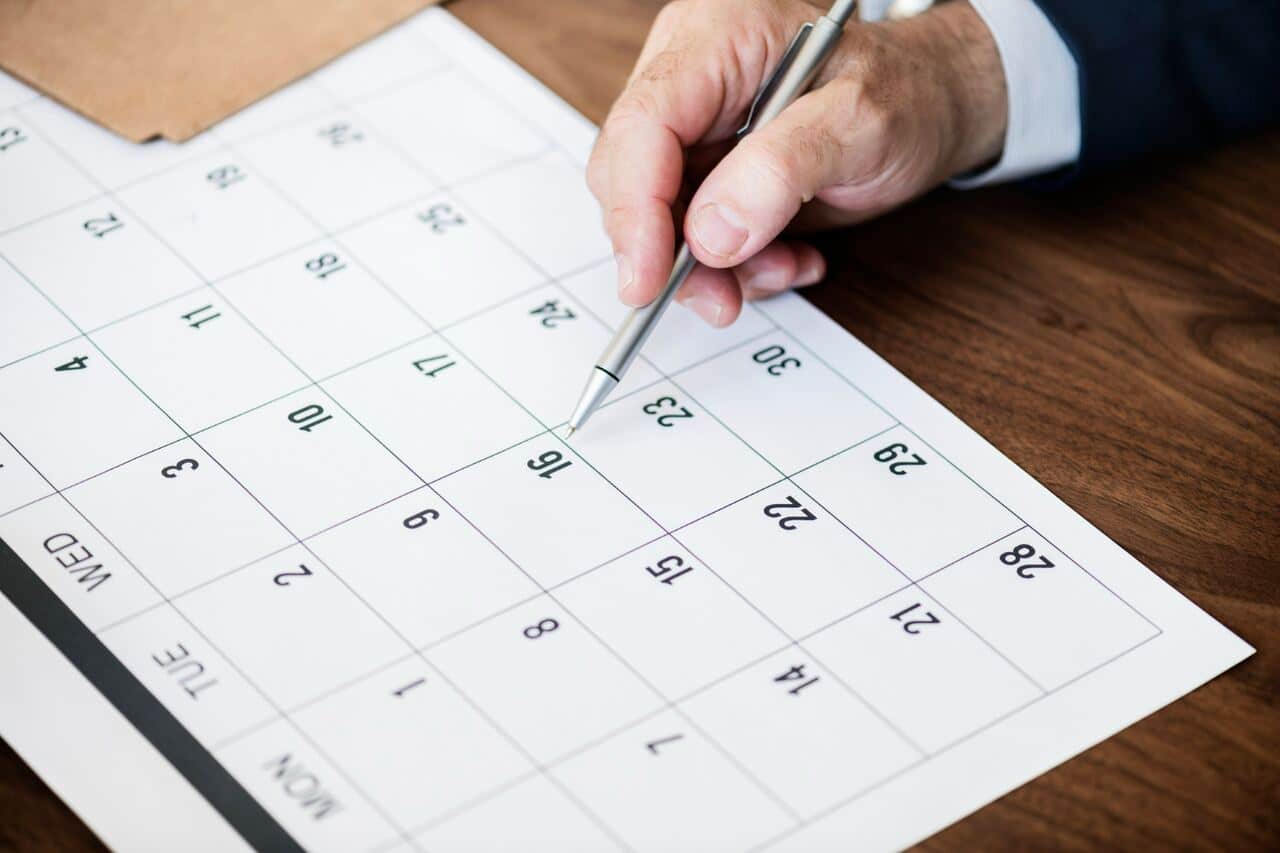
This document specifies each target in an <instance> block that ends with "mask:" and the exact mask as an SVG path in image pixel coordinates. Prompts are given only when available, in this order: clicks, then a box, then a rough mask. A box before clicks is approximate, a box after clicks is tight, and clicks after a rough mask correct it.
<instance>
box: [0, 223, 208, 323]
mask: <svg viewBox="0 0 1280 853" xmlns="http://www.w3.org/2000/svg"><path fill="white" fill-rule="evenodd" d="M70 246H74V247H75V249H74V251H68V250H67V249H68V247H70ZM0 252H3V253H4V255H5V256H6V257H7V258H8V259H9V261H10V262H11V263H12V264H13V265H14V266H15V267H17V268H18V269H19V270H21V271H22V272H23V273H24V274H25V275H26V276H27V278H29V279H31V281H32V282H34V283H35V284H36V286H38V287H39V288H40V289H41V290H42V291H44V292H45V293H46V294H48V296H49V298H50V299H52V300H53V301H54V302H55V303H56V304H57V305H58V307H60V308H61V309H62V310H63V311H65V312H67V315H68V316H70V317H71V319H72V320H74V321H75V323H76V324H77V325H78V326H79V327H80V328H81V329H86V330H88V329H95V328H97V327H98V326H101V325H103V324H105V323H110V322H112V321H114V320H118V319H120V318H121V317H124V316H125V315H126V314H130V313H132V312H134V311H140V310H142V309H144V308H148V307H150V306H152V305H155V304H157V303H159V302H162V301H163V300H166V299H169V298H171V297H174V296H177V295H178V294H180V293H184V292H186V291H189V290H193V289H195V288H198V287H199V286H200V285H201V284H202V282H201V281H200V278H199V276H197V275H196V274H195V273H194V272H192V271H191V269H190V268H189V267H188V266H187V265H186V264H185V263H183V262H182V260H181V259H180V258H179V257H178V256H177V255H175V254H174V253H173V252H171V251H170V250H169V249H168V248H167V247H166V246H164V244H162V243H161V242H160V241H159V240H157V239H156V237H155V235H154V234H152V233H151V232H150V231H149V230H148V229H147V226H146V224H145V223H143V222H140V221H138V220H137V219H136V218H135V217H134V216H132V215H131V214H130V213H128V212H127V211H126V210H124V208H122V207H121V206H120V205H118V204H116V203H115V202H114V201H112V200H111V199H108V198H99V199H95V200H93V201H91V202H89V203H88V204H82V205H79V206H77V207H74V208H72V209H70V210H66V211H63V212H61V213H58V214H55V215H53V216H50V217H48V218H46V219H42V220H40V221H39V222H35V223H32V224H31V225H28V226H26V227H25V228H20V229H18V230H16V231H13V232H11V233H9V234H5V235H4V236H2V237H0Z"/></svg>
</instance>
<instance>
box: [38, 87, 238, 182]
mask: <svg viewBox="0 0 1280 853" xmlns="http://www.w3.org/2000/svg"><path fill="white" fill-rule="evenodd" d="M22 115H23V116H24V117H25V118H26V119H27V120H29V121H30V122H31V123H32V124H34V125H35V126H36V127H37V128H38V129H39V130H40V131H41V132H42V133H43V134H45V135H46V136H48V137H49V138H51V139H57V140H58V145H59V146H60V147H61V148H62V150H63V151H64V152H66V154H67V156H68V157H70V158H71V159H72V160H73V161H75V163H76V164H77V165H79V166H80V167H81V168H82V169H84V171H86V172H88V173H89V174H90V175H91V176H92V177H93V179H94V180H96V181H97V182H98V183H99V184H101V185H102V186H103V187H105V188H106V189H116V188H118V187H120V186H122V185H123V184H127V183H129V182H131V181H136V180H138V179H139V178H145V177H147V176H149V175H154V174H157V173H159V172H162V171H164V170H165V169H170V168H172V167H174V166H176V165H178V164H179V163H182V162H185V161H188V160H191V159H193V158H195V157H199V156H200V155H202V154H208V153H210V151H211V150H212V149H213V148H215V147H216V143H215V141H214V140H213V139H212V137H211V136H210V135H209V134H207V133H202V134H200V135H198V136H195V137H193V138H191V139H188V140H187V141H186V142H183V143H181V144H178V143H173V142H169V141H168V140H165V139H153V140H151V141H149V142H144V143H141V144H139V143H137V142H130V141H129V140H127V139H125V138H123V137H122V136H120V135H118V134H116V133H112V132H111V131H109V130H107V129H106V128H104V127H102V126H101V125H99V124H97V123H95V122H92V121H89V120H88V119H86V118H83V117H82V116H80V115H79V114H78V113H75V112H72V111H71V110H69V109H66V108H65V107H63V106H62V105H61V104H59V103H57V102H55V101H52V100H43V99H42V100H40V101H37V102H35V103H33V104H31V105H30V106H27V107H24V108H23V109H22Z"/></svg>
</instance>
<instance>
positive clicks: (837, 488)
mask: <svg viewBox="0 0 1280 853" xmlns="http://www.w3.org/2000/svg"><path fill="white" fill-rule="evenodd" d="M795 481H796V482H797V483H798V484H799V485H800V486H801V488H803V489H804V490H805V491H807V492H808V493H809V494H810V495H811V496H812V497H813V498H814V499H816V500H817V501H819V502H820V503H822V504H823V505H824V506H825V507H826V508H827V509H828V510H830V511H831V513H832V514H833V515H835V516H836V517H837V518H839V519H841V520H842V521H843V522H844V523H845V524H847V525H848V526H849V527H850V528H851V529H852V530H853V531H854V532H856V533H857V534H858V535H859V536H861V537H862V538H863V539H864V540H866V541H867V543H869V544H870V545H871V547H872V548H875V549H876V550H877V551H878V552H880V553H881V554H883V555H884V557H885V558H886V559H888V560H889V561H890V562H891V563H893V564H894V565H895V566H897V567H898V568H899V569H901V570H902V571H903V572H905V573H906V574H907V575H908V576H910V577H911V578H912V579H913V580H916V579H919V578H921V577H924V576H925V575H927V574H929V573H930V572H933V571H937V570H938V569H940V568H942V567H943V566H945V565H947V564H948V563H950V562H952V561H954V560H957V559H959V558H960V557H963V556H964V555H965V554H968V553H969V552H971V551H974V550H977V549H978V548H982V547H984V546H986V545H987V544H988V543H990V542H994V541H995V540H997V539H999V538H1000V537H1002V536H1004V535H1006V534H1008V533H1010V532H1012V531H1014V530H1016V529H1018V528H1019V527H1021V526H1022V522H1020V521H1019V520H1018V519H1017V518H1016V517H1015V516H1014V515H1013V514H1012V513H1010V512H1009V511H1008V510H1007V509H1005V508H1004V507H1003V506H1001V505H1000V504H999V503H997V502H996V500H995V499H994V498H992V497H991V496H990V495H989V494H987V493H986V492H985V491H983V490H982V489H981V488H980V487H979V486H978V485H977V484H976V483H974V482H973V481H972V480H970V479H969V478H968V477H966V476H965V475H964V474H963V473H962V472H961V471H959V470H958V469H956V468H955V467H954V466H953V465H952V464H951V463H950V462H948V461H947V460H946V459H944V458H943V457H942V456H940V455H939V454H938V453H937V452H935V451H934V450H933V449H932V448H930V447H928V446H927V445H925V443H924V442H923V441H921V440H920V439H919V438H917V437H916V436H915V435H914V434H913V433H911V432H910V431H909V430H907V429H905V428H903V427H895V428H894V429H891V430H889V431H888V432H886V433H883V434H882V435H880V436H878V437H877V438H876V440H875V441H870V442H867V443H866V444H860V445H858V446H857V447H854V448H852V449H850V450H847V451H845V452H844V453H841V454H840V455H839V456H836V457H834V458H832V459H828V460H826V461H825V462H823V463H822V464H820V465H817V466H815V467H813V468H811V469H809V470H807V471H805V472H803V473H802V474H800V475H799V476H797V477H796V478H795Z"/></svg>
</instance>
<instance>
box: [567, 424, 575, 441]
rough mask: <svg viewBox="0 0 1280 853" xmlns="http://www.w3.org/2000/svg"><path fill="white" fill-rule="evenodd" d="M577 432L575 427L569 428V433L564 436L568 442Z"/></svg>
mask: <svg viewBox="0 0 1280 853" xmlns="http://www.w3.org/2000/svg"><path fill="white" fill-rule="evenodd" d="M575 432H577V430H575V429H574V428H573V427H569V431H568V432H566V433H565V434H564V437H565V439H566V440H568V439H570V438H573V434H574V433H575Z"/></svg>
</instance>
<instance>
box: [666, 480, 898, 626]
mask: <svg viewBox="0 0 1280 853" xmlns="http://www.w3.org/2000/svg"><path fill="white" fill-rule="evenodd" d="M679 537H680V541H681V542H683V543H684V544H685V545H687V546H688V547H689V548H690V549H691V550H692V551H693V553H694V554H696V555H697V556H698V557H699V558H701V559H703V560H706V561H707V565H709V566H711V567H712V568H713V569H715V570H716V572H717V573H719V574H720V576H721V577H723V578H724V579H725V580H726V581H727V582H728V583H730V584H732V585H733V586H734V588H736V589H737V590H738V591H740V592H741V593H742V594H743V595H745V596H746V597H747V599H748V600H749V601H751V602H752V603H754V604H755V605H756V606H757V607H759V608H760V609H761V610H762V611H764V613H765V614H767V615H768V616H769V618H770V619H772V620H773V621H774V622H776V623H777V624H778V625H779V626H780V627H781V628H782V629H783V630H784V631H786V632H787V634H788V635H789V636H792V637H801V636H804V635H805V634H808V633H809V632H811V631H816V630H817V629H818V628H821V627H822V626H824V625H828V624H830V623H831V622H834V621H835V620H837V619H839V618H841V617H843V616H845V615H847V614H849V613H852V612H853V611H855V610H857V609H858V608H860V607H864V606H866V605H867V604H870V603H871V602H873V601H875V600H876V599H878V598H883V597H884V596H886V595H889V594H890V593H892V592H895V591H897V590H899V589H901V588H902V587H904V586H906V585H907V583H908V581H907V579H906V578H905V577H904V576H903V575H902V574H901V573H900V572H898V571H897V570H896V569H894V568H893V566H891V565H889V564H888V563H887V562H885V560H884V558H883V557H881V556H880V555H879V554H877V553H876V552H875V551H873V550H871V549H870V548H868V547H867V545H866V544H865V543H864V542H862V540H860V539H858V537H857V536H854V535H853V534H852V533H850V532H849V530H848V529H846V528H845V527H844V525H842V524H841V523H840V522H839V521H837V520H836V519H835V518H832V517H831V515H830V514H828V513H827V512H826V511H825V510H824V509H823V508H822V507H820V506H819V505H818V504H817V502H816V501H813V500H811V499H810V498H809V497H808V496H807V495H806V494H805V493H804V492H803V491H801V490H799V489H797V488H796V486H795V484H793V483H789V482H786V483H779V484H778V485H776V486H772V487H770V488H768V489H765V490H763V491H761V492H758V493H756V494H753V495H750V496H748V497H746V498H744V499H742V500H740V501H738V502H737V503H734V504H733V505H731V506H728V507H726V508H724V509H722V510H720V511H719V512H716V513H714V514H712V515H709V516H707V517H706V518H704V519H701V520H700V521H697V522H694V523H693V524H691V525H690V526H688V527H686V528H683V529H682V530H681V531H680V533H679ZM814 590H822V594H821V595H815V594H814Z"/></svg>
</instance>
